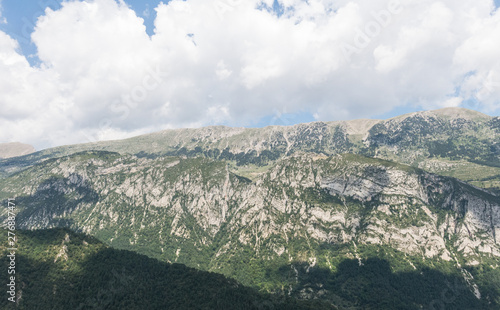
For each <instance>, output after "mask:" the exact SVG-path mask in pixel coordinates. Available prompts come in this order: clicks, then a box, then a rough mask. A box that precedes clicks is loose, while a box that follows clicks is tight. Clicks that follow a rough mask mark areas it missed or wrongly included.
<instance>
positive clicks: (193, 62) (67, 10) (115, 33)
mask: <svg viewBox="0 0 500 310" xmlns="http://www.w3.org/2000/svg"><path fill="white" fill-rule="evenodd" d="M279 4H280V6H281V10H280V13H279V14H278V13H276V12H275V11H274V10H273V9H271V8H272V6H273V1H270V0H266V1H260V0H252V1H249V0H248V1H243V0H213V1H206V0H187V1H181V0H172V1H170V2H168V3H166V4H164V3H160V4H159V5H158V6H157V7H156V8H155V10H156V19H155V30H154V35H152V36H148V35H147V33H146V29H145V26H144V21H143V20H142V18H141V17H139V16H138V15H137V14H136V13H135V12H134V11H133V10H131V9H130V8H129V7H128V6H127V5H126V3H124V2H123V1H115V0H93V1H90V0H89V1H67V2H63V4H62V8H60V9H59V10H56V11H54V10H51V9H47V10H46V12H45V14H44V15H43V16H42V17H40V18H39V20H38V21H37V24H36V27H35V30H34V32H33V34H32V40H33V42H34V43H35V44H36V46H37V49H38V57H39V59H40V60H41V65H40V67H31V66H30V65H29V64H28V62H27V61H26V59H25V57H24V56H23V55H22V54H20V53H19V52H18V50H19V49H18V46H17V42H15V41H14V40H13V39H12V38H10V37H9V36H8V35H7V34H5V33H2V32H0V67H1V68H0V82H1V83H0V92H1V93H2V97H1V98H0V102H1V104H2V107H5V108H3V112H2V113H1V114H0V115H1V116H0V118H2V123H1V124H2V125H0V126H2V130H1V131H0V140H6V141H12V140H17V141H23V142H29V143H32V144H34V145H36V146H37V147H38V148H41V147H48V146H54V145H60V144H67V143H78V142H86V141H93V140H102V139H116V138H123V137H128V136H131V135H136V134H141V133H146V132H151V131H155V130H160V129H164V128H174V127H198V126H203V125H211V124H220V123H224V124H228V125H246V124H250V123H252V122H256V121H258V120H259V119H260V118H262V117H264V116H268V115H270V114H273V113H275V111H281V112H283V113H285V111H286V113H288V114H289V113H298V112H308V113H310V114H312V115H314V116H315V117H316V118H317V119H319V120H336V119H349V118H360V117H370V116H372V115H377V114H382V113H385V112H388V111H390V110H392V109H393V108H395V107H398V106H402V105H412V106H415V107H424V108H439V107H445V106H467V104H469V105H470V103H471V102H474V106H473V107H474V108H476V109H479V110H482V111H485V112H489V113H498V111H499V98H500V62H499V60H498V57H497V55H499V52H500V38H499V37H498V35H497V34H498V33H499V31H500V13H499V11H498V10H495V7H494V5H493V2H492V1H490V0H464V1H452V0H442V1H439V2H436V1H430V0H399V1H398V0H357V1H347V0H309V1H303V0H282V1H279ZM0 18H1V16H0Z"/></svg>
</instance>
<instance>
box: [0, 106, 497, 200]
mask: <svg viewBox="0 0 500 310" xmlns="http://www.w3.org/2000/svg"><path fill="white" fill-rule="evenodd" d="M90 150H101V151H110V152H118V153H121V154H131V155H137V156H140V157H149V158H153V157H157V156H188V157H196V156H204V157H207V158H212V159H216V160H225V161H230V162H232V163H234V165H235V166H238V167H241V166H245V165H256V166H265V165H268V164H270V163H272V162H274V161H275V160H277V159H279V158H282V157H286V156H288V155H291V154H293V153H296V152H313V153H317V154H324V155H335V154H343V153H355V154H361V155H366V156H370V157H376V158H381V159H387V160H392V161H396V162H400V163H404V164H409V165H412V166H416V167H419V168H423V169H425V170H427V171H429V172H434V173H438V174H441V175H446V176H453V177H456V178H460V179H462V180H464V181H467V182H469V183H471V184H474V185H476V186H479V187H483V188H488V189H490V190H493V191H499V190H500V117H490V116H487V115H484V114H481V113H479V112H476V111H471V110H467V109H462V108H446V109H441V110H436V111H424V112H416V113H410V114H406V115H402V116H398V117H395V118H392V119H388V120H354V121H337V122H313V123H308V124H299V125H294V126H269V127H265V128H230V127H224V126H212V127H205V128H200V129H173V130H165V131H161V132H158V133H153V134H148V135H143V136H138V137H134V138H130V139H126V140H119V141H105V142H96V143H87V144H79V145H71V146H63V147H56V148H52V149H47V150H42V151H40V152H36V153H34V154H31V155H27V156H24V157H22V158H14V159H10V160H0V177H2V176H7V175H9V174H11V173H14V172H16V171H20V170H22V169H24V168H26V167H28V166H31V165H33V164H36V163H39V162H41V161H43V160H47V159H50V158H56V157H60V156H66V155H70V154H74V153H77V152H82V151H90Z"/></svg>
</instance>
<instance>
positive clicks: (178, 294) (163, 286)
mask: <svg viewBox="0 0 500 310" xmlns="http://www.w3.org/2000/svg"><path fill="white" fill-rule="evenodd" d="M16 235H17V238H18V240H17V243H18V246H19V247H18V252H17V253H18V254H17V256H16V261H17V264H18V268H17V272H16V275H15V277H16V280H15V281H16V283H17V297H18V298H17V302H16V303H15V305H16V307H15V308H16V309H41V310H43V309H52V310H54V309H64V310H66V309H76V310H79V309H110V310H111V309H120V310H122V309H179V310H186V309H231V310H232V309H255V310H257V309H263V307H264V308H265V309H269V308H271V309H283V310H285V309H286V310H288V309H297V310H300V309H303V310H306V309H325V310H326V309H334V308H333V307H332V306H328V305H327V304H326V303H324V302H323V303H322V302H319V301H311V302H308V301H297V300H295V299H292V298H285V297H276V296H271V295H265V294H260V293H258V292H256V291H255V290H253V289H250V288H247V287H244V286H242V285H241V284H239V283H238V282H236V281H234V280H232V279H228V278H225V277H224V276H222V275H220V274H216V273H209V272H203V271H199V270H196V269H192V268H187V267H186V266H184V265H181V264H168V263H162V262H159V261H157V260H155V259H152V258H149V257H147V256H144V255H139V254H136V253H133V252H129V251H123V250H115V249H112V248H109V247H108V246H106V245H104V244H103V243H101V242H99V241H98V240H97V239H95V238H93V237H90V236H87V235H84V234H77V233H74V232H72V231H70V230H67V229H51V230H44V231H17V232H16ZM0 251H1V253H2V257H1V259H0V261H1V266H2V267H4V269H5V270H7V267H8V266H9V261H10V258H9V257H7V254H9V253H10V251H8V250H6V249H5V247H4V246H0ZM0 305H1V307H2V309H10V308H14V307H13V305H14V303H11V302H10V301H8V300H7V298H2V300H1V301H0ZM9 305H11V306H10V307H9Z"/></svg>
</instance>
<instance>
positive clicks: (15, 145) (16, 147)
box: [0, 142, 35, 158]
mask: <svg viewBox="0 0 500 310" xmlns="http://www.w3.org/2000/svg"><path fill="white" fill-rule="evenodd" d="M34 152H35V148H34V147H33V146H31V145H29V144H22V143H19V142H11V143H0V158H11V157H17V156H23V155H27V154H31V153H34Z"/></svg>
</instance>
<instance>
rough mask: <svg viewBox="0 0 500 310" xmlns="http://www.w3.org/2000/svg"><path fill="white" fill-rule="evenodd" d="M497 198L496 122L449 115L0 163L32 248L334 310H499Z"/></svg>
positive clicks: (139, 141) (185, 133)
mask: <svg viewBox="0 0 500 310" xmlns="http://www.w3.org/2000/svg"><path fill="white" fill-rule="evenodd" d="M499 192H500V118H499V117H490V116H487V115H484V114H481V113H478V112H475V111H470V110H466V109H458V108H448V109H442V110H436V111H425V112H417V113H412V114H407V115H402V116H399V117H396V118H392V119H389V120H355V121H340V122H313V123H308V124H299V125H295V126H288V127H287V126H270V127H266V128H229V127H223V126H215V127H206V128H200V129H178V130H167V131H162V132H158V133H154V134H149V135H144V136H139V137H135V138H130V139H126V140H120V141H106V142H98V143H88V144H79V145H72V146H63V147H57V148H52V149H47V150H42V151H39V152H35V153H32V154H28V155H24V156H19V157H14V158H8V159H2V160H0V199H1V200H4V205H5V204H6V203H5V200H6V199H7V198H9V197H16V203H17V205H18V210H19V213H18V214H17V220H16V221H17V225H18V228H20V229H23V230H26V234H28V235H29V234H31V232H29V231H31V230H34V232H33V233H35V232H39V233H43V229H53V228H66V229H71V231H75V232H78V233H79V234H86V235H90V236H93V237H95V238H97V239H98V240H100V241H101V242H103V243H104V244H105V245H106V246H110V247H112V248H114V249H116V250H117V251H118V250H127V251H134V252H137V253H140V254H143V255H146V256H148V257H150V258H152V259H156V260H159V261H162V262H165V263H167V264H170V263H181V264H185V265H187V266H188V267H190V268H196V269H198V270H204V271H209V272H213V273H217V274H222V275H224V276H226V277H229V278H233V279H236V280H237V281H238V282H237V283H241V285H244V286H245V287H248V290H256V291H255V294H272V296H288V297H289V298H292V300H294V301H295V300H320V301H322V302H325V303H327V304H329V305H331V306H332V307H335V308H337V309H498V307H500V271H499V269H498V267H499V263H500V247H499V242H498V238H500V198H499V197H498V194H499ZM6 217H7V213H6V212H3V213H2V219H3V220H4V222H5V220H6ZM41 229H42V230H41ZM103 246H104V245H103ZM79 251H80V250H79ZM96 264H98V263H97V262H96ZM257 291H260V292H259V293H257ZM249 294H254V291H252V292H251V293H249ZM23 296H25V295H23ZM251 296H253V297H252V298H253V299H255V298H257V297H255V296H257V295H251ZM22 298H28V297H22ZM22 298H21V302H20V304H22ZM259 298H260V297H259ZM186 309H189V307H188V308H186ZM193 309H194V308H193ZM248 309H250V308H248ZM263 309H267V308H263Z"/></svg>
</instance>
